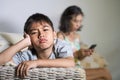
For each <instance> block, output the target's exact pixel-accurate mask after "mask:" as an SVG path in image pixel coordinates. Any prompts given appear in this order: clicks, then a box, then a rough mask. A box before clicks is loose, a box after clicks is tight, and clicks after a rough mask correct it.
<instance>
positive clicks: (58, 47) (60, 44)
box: [13, 39, 73, 65]
mask: <svg viewBox="0 0 120 80" xmlns="http://www.w3.org/2000/svg"><path fill="white" fill-rule="evenodd" d="M70 56H71V57H73V51H72V48H71V46H70V45H69V43H67V42H66V41H64V40H60V39H56V40H55V44H54V50H53V52H52V53H51V55H50V56H49V59H56V58H65V57H70ZM28 60H37V56H36V55H35V54H32V51H31V50H26V51H22V52H18V53H17V54H16V55H15V56H14V57H13V61H14V63H15V64H17V65H18V64H20V63H21V62H23V61H28Z"/></svg>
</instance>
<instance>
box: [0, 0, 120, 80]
mask: <svg viewBox="0 0 120 80" xmlns="http://www.w3.org/2000/svg"><path fill="white" fill-rule="evenodd" d="M70 5H78V6H80V7H81V8H82V9H83V12H84V13H85V18H84V22H83V25H84V28H83V30H82V32H80V33H81V36H82V39H83V41H84V42H86V43H88V44H89V45H91V44H92V43H97V45H98V46H97V47H96V50H97V52H99V53H100V54H102V55H103V56H104V57H105V58H106V59H107V61H108V63H109V69H110V71H111V73H112V75H113V80H120V77H119V74H120V70H119V67H120V64H119V62H118V61H119V56H120V35H119V33H120V32H119V30H120V24H119V23H120V9H119V8H120V0H43V1H41V0H19V1H18V0H0V31H2V32H15V33H22V32H23V26H24V23H25V21H26V19H27V18H28V17H29V16H30V15H31V14H33V13H36V12H40V13H44V14H46V15H48V16H49V17H50V18H51V20H52V21H53V23H54V27H55V29H56V30H58V22H59V18H60V15H61V13H62V12H63V10H64V9H65V8H66V7H68V6H70Z"/></svg>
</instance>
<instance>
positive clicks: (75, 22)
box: [71, 14, 83, 31]
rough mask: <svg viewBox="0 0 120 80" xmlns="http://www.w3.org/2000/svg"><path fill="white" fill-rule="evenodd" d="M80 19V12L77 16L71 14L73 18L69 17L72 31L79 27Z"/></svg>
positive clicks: (81, 18) (81, 17)
mask: <svg viewBox="0 0 120 80" xmlns="http://www.w3.org/2000/svg"><path fill="white" fill-rule="evenodd" d="M82 20H83V16H82V15H81V14H80V15H77V16H73V18H72V19H71V29H72V31H77V30H78V29H79V28H80V27H81V24H82Z"/></svg>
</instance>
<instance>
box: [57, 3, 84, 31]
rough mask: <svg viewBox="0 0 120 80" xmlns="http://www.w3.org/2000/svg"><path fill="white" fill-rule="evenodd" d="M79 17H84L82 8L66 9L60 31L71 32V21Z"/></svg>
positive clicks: (62, 16)
mask: <svg viewBox="0 0 120 80" xmlns="http://www.w3.org/2000/svg"><path fill="white" fill-rule="evenodd" d="M78 15H82V16H84V14H83V12H82V10H81V8H80V7H78V6H75V5H73V6H70V7H68V8H66V9H65V11H64V12H63V14H62V15H61V19H60V26H59V30H60V31H62V32H64V33H66V32H70V26H71V23H70V20H71V19H73V17H76V16H78ZM78 30H80V29H78Z"/></svg>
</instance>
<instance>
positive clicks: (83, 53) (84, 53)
mask: <svg viewBox="0 0 120 80" xmlns="http://www.w3.org/2000/svg"><path fill="white" fill-rule="evenodd" d="M93 52H94V49H80V50H79V51H76V52H75V53H74V57H75V58H77V59H79V60H82V59H84V58H85V57H86V56H90V55H92V53H93Z"/></svg>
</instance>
